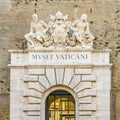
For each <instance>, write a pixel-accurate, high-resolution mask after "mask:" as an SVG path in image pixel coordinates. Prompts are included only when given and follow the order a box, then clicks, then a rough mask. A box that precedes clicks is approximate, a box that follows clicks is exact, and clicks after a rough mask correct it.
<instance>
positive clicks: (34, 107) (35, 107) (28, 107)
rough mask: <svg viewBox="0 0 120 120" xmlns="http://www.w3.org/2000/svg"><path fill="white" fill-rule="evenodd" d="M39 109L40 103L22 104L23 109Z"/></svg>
mask: <svg viewBox="0 0 120 120" xmlns="http://www.w3.org/2000/svg"><path fill="white" fill-rule="evenodd" d="M40 109H41V105H40V104H39V105H34V104H31V105H24V106H23V111H39V112H40Z"/></svg>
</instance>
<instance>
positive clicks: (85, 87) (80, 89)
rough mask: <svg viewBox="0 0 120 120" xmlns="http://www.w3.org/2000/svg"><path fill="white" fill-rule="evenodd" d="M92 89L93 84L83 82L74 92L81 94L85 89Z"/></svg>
mask: <svg viewBox="0 0 120 120" xmlns="http://www.w3.org/2000/svg"><path fill="white" fill-rule="evenodd" d="M91 87H92V86H91V82H81V83H79V84H78V85H77V86H76V87H75V88H74V90H75V92H80V91H82V90H84V89H90V88H91Z"/></svg>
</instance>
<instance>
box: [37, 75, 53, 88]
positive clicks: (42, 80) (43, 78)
mask: <svg viewBox="0 0 120 120" xmlns="http://www.w3.org/2000/svg"><path fill="white" fill-rule="evenodd" d="M39 82H40V83H41V85H42V86H44V88H46V89H47V88H49V87H50V86H51V85H50V82H49V80H48V79H47V77H46V76H39Z"/></svg>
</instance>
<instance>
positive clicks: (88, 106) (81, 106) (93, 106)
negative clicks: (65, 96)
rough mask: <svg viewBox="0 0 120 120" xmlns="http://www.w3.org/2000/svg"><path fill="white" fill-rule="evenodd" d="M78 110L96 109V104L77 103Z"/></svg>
mask: <svg viewBox="0 0 120 120" xmlns="http://www.w3.org/2000/svg"><path fill="white" fill-rule="evenodd" d="M79 110H96V104H79Z"/></svg>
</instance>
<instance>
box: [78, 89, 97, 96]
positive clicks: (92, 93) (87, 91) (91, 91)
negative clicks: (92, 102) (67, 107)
mask: <svg viewBox="0 0 120 120" xmlns="http://www.w3.org/2000/svg"><path fill="white" fill-rule="evenodd" d="M89 96H96V90H95V89H85V90H83V91H81V92H79V93H78V97H80V98H83V97H89Z"/></svg>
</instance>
